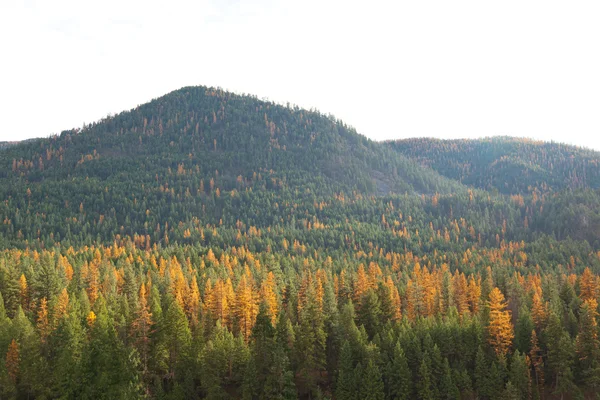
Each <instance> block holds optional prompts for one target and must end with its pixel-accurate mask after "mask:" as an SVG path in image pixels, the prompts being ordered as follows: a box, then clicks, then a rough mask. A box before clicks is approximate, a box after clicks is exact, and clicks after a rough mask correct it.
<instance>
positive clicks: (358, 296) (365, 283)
mask: <svg viewBox="0 0 600 400" xmlns="http://www.w3.org/2000/svg"><path fill="white" fill-rule="evenodd" d="M368 290H369V278H368V277H367V273H366V271H365V266H364V265H363V264H360V265H359V266H358V271H357V272H356V281H355V282H354V293H353V301H354V304H356V305H359V304H360V303H361V300H362V297H363V296H364V294H365V293H367V291H368Z"/></svg>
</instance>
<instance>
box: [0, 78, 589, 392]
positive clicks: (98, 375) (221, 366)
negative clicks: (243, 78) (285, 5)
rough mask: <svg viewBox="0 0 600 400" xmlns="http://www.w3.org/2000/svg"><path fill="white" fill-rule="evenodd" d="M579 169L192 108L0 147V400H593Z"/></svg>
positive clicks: (584, 168)
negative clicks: (5, 399) (28, 399)
mask: <svg viewBox="0 0 600 400" xmlns="http://www.w3.org/2000/svg"><path fill="white" fill-rule="evenodd" d="M596 154H597V153H595V152H592V151H589V150H583V149H578V148H573V147H569V146H563V145H557V144H543V143H532V142H526V141H523V140H513V139H498V140H495V139H494V140H482V141H464V142H463V141H455V142H443V141H435V140H429V139H423V140H412V141H399V142H395V143H377V142H373V141H370V140H368V139H366V138H365V137H363V136H361V135H359V134H358V133H356V132H355V131H354V130H353V129H352V128H350V127H348V126H347V125H345V124H344V123H343V122H341V121H338V120H336V119H335V118H333V117H331V116H325V115H322V114H320V113H318V112H316V111H307V110H302V109H299V108H298V107H292V106H282V105H277V104H274V103H269V102H264V101H260V100H258V99H256V98H255V97H252V96H240V95H235V94H231V93H227V92H224V91H221V90H219V89H213V88H206V87H193V88H184V89H181V90H178V91H176V92H173V93H170V94H168V95H166V96H164V97H161V98H159V99H156V100H153V101H152V102H150V103H148V104H145V105H142V106H140V107H138V108H136V109H133V110H131V111H127V112H123V113H121V114H119V115H116V116H113V117H108V118H106V119H104V120H102V121H99V122H97V123H94V124H91V125H88V126H85V127H83V128H81V129H73V130H69V131H65V132H63V133H61V134H60V135H57V136H54V137H51V138H48V139H40V140H34V141H28V142H25V143H19V144H16V145H13V146H9V147H5V148H2V149H1V150H0V195H1V197H2V200H3V201H2V203H0V220H1V222H2V223H1V224H0V355H1V357H2V361H1V362H0V398H1V399H4V398H20V399H21V398H22V399H25V398H30V399H31V398H42V399H54V398H61V399H121V398H122V399H132V398H149V399H188V398H189V399H296V398H299V399H336V400H359V399H377V400H379V399H381V400H383V399H427V400H429V399H435V400H441V399H460V398H462V399H542V398H544V399H554V398H595V396H596V393H597V392H599V391H600V341H599V338H598V325H597V320H598V300H599V296H600V279H599V277H598V274H599V273H600V197H599V193H598V188H599V187H600V167H599V166H598V164H597V163H596V161H595V160H597V155H596Z"/></svg>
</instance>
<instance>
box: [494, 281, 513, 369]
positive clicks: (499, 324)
mask: <svg viewBox="0 0 600 400" xmlns="http://www.w3.org/2000/svg"><path fill="white" fill-rule="evenodd" d="M488 307H489V310H490V320H489V324H488V341H489V343H490V345H491V346H492V348H493V349H494V351H495V352H496V355H498V357H504V356H505V355H506V353H507V352H508V348H509V347H510V345H511V344H512V340H513V338H514V336H515V335H514V331H513V326H512V323H511V320H510V318H511V317H510V311H509V310H508V309H507V307H508V304H507V302H506V300H505V299H504V295H503V294H502V292H501V291H500V289H498V288H497V287H495V288H493V289H492V291H491V292H490V296H489V301H488Z"/></svg>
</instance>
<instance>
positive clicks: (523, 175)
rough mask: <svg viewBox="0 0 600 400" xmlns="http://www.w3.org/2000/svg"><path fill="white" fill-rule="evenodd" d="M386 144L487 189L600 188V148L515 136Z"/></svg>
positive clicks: (508, 191) (514, 191)
mask: <svg viewBox="0 0 600 400" xmlns="http://www.w3.org/2000/svg"><path fill="white" fill-rule="evenodd" d="M387 144H388V145H389V146H390V147H391V148H393V149H394V150H396V151H397V152H398V153H400V154H402V155H404V156H406V157H408V158H410V159H412V160H415V161H417V162H419V163H420V164H421V165H424V166H428V167H431V168H432V169H434V170H435V171H436V172H438V173H440V174H441V175H444V176H446V177H449V178H451V179H454V180H456V181H460V182H462V183H464V184H466V185H469V186H474V187H477V188H480V189H484V190H497V191H499V192H500V193H505V194H526V193H531V192H532V191H534V190H537V191H538V192H540V193H546V192H549V191H560V190H563V189H566V188H569V189H577V188H592V189H598V188H600V169H599V168H598V166H599V165H600V153H599V152H596V151H593V150H589V149H585V148H580V147H575V146H568V145H564V144H559V143H547V142H541V141H533V140H530V139H519V138H511V137H495V138H487V139H477V140H464V139H460V140H440V139H427V138H424V139H407V140H397V141H389V142H387Z"/></svg>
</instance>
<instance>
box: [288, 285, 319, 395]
mask: <svg viewBox="0 0 600 400" xmlns="http://www.w3.org/2000/svg"><path fill="white" fill-rule="evenodd" d="M306 297H307V304H306V306H305V307H304V308H302V310H301V312H300V315H299V320H300V321H299V324H298V326H297V330H296V342H295V347H296V362H297V363H298V364H297V365H298V370H297V376H298V378H299V382H300V384H299V385H298V386H299V387H298V389H299V390H300V392H301V393H302V394H308V395H309V396H312V395H315V394H316V393H317V385H318V384H319V383H320V381H321V376H322V372H323V371H324V370H325V366H326V357H325V356H326V352H325V350H326V349H325V343H326V340H327V334H326V333H325V329H324V328H325V326H324V320H323V314H322V312H321V311H320V309H319V306H318V304H317V302H316V299H315V293H314V287H313V286H312V285H311V286H309V290H308V293H307V296H306Z"/></svg>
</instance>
